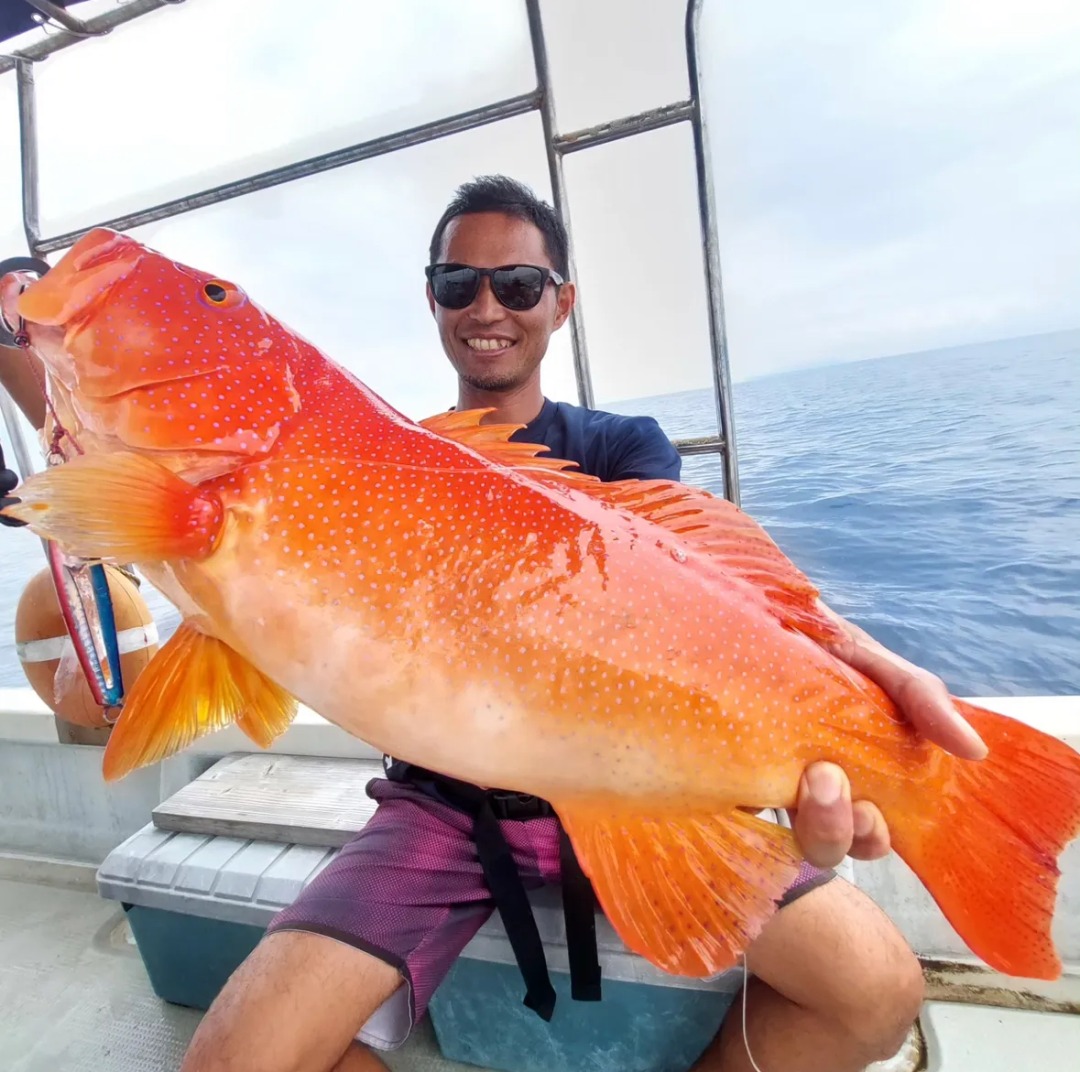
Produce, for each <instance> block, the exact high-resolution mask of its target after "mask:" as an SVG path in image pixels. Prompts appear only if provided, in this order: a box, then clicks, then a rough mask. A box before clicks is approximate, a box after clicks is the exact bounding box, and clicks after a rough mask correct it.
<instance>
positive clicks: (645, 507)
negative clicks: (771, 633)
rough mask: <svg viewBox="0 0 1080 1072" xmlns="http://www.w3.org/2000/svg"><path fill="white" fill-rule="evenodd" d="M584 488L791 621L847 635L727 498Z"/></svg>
mask: <svg viewBox="0 0 1080 1072" xmlns="http://www.w3.org/2000/svg"><path fill="white" fill-rule="evenodd" d="M558 475H559V476H562V474H558ZM583 490H586V491H587V492H588V493H589V494H590V495H593V496H594V497H597V498H601V499H602V500H603V501H605V502H607V503H609V504H611V505H612V506H616V507H619V508H621V509H623V510H628V511H630V512H631V513H633V514H635V515H637V516H638V517H642V518H645V519H646V520H648V521H651V522H653V524H656V525H660V526H662V527H663V528H664V529H666V530H667V531H668V532H670V533H673V534H675V535H677V536H678V537H679V539H680V541H681V542H682V543H683V544H684V546H685V547H686V549H687V550H688V551H691V550H692V551H694V552H696V553H697V554H703V555H708V557H709V558H710V559H711V560H712V561H713V562H715V563H716V564H718V565H719V566H721V567H722V568H723V570H724V571H725V572H726V573H728V574H730V575H732V576H734V577H738V578H740V579H741V580H743V581H745V582H747V583H748V584H750V585H752V586H753V587H754V588H756V589H757V590H758V591H759V592H761V593H762V594H763V595H764V596H765V597H766V600H767V602H768V605H769V608H770V610H771V611H772V612H773V613H774V614H775V615H776V616H777V617H778V618H779V619H780V620H781V621H782V622H784V623H785V624H786V625H788V626H790V627H792V628H795V629H798V630H799V631H800V632H802V633H805V634H806V635H807V636H809V637H812V638H813V639H815V640H820V641H833V642H835V641H838V640H840V639H842V637H843V636H844V633H843V631H842V630H841V629H840V627H839V626H838V625H837V623H836V622H835V621H834V620H833V619H831V618H829V617H828V616H827V615H826V614H825V613H824V612H823V610H822V609H821V606H820V604H819V603H818V595H819V592H818V589H817V587H816V586H815V585H814V584H813V582H811V580H810V579H809V578H808V577H807V576H806V574H804V573H803V572H802V570H800V569H799V568H798V566H796V565H795V563H794V562H792V561H791V559H789V558H788V557H787V555H785V554H784V552H783V551H781V550H780V548H779V547H778V546H777V545H776V543H775V542H774V541H773V539H772V537H771V536H769V534H768V533H767V532H766V531H765V530H764V529H763V528H762V527H761V525H759V524H758V522H756V521H755V520H754V519H753V518H752V517H750V516H749V515H747V514H746V513H744V512H743V511H742V510H740V509H739V507H737V506H736V505H735V504H734V503H732V502H729V501H728V500H727V499H722V498H719V497H718V496H716V495H713V494H712V493H711V492H708V491H705V490H703V489H701V488H693V487H689V486H687V485H685V484H680V483H678V482H676V481H674V480H621V481H614V482H612V483H608V484H603V483H601V484H600V485H599V486H598V487H595V488H592V487H590V488H583Z"/></svg>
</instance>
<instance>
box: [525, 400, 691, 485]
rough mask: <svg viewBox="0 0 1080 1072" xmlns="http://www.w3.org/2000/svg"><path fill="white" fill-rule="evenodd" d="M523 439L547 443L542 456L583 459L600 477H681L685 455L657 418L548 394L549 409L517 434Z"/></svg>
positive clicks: (588, 469)
mask: <svg viewBox="0 0 1080 1072" xmlns="http://www.w3.org/2000/svg"><path fill="white" fill-rule="evenodd" d="M510 438H511V439H512V440H515V441H517V442H519V443H542V444H543V445H544V446H545V447H548V448H549V453H548V454H546V455H541V457H550V458H562V459H564V460H565V461H570V462H577V463H578V465H580V466H581V471H582V472H584V473H588V474H589V476H595V477H598V478H599V479H600V480H604V481H611V480H634V479H637V480H678V479H679V477H680V475H681V473H682V457H681V456H680V455H679V452H678V451H677V450H676V449H675V448H674V447H673V446H672V444H671V440H670V439H668V437H667V436H666V435H665V434H664V432H663V430H662V429H661V427H660V425H659V424H658V423H657V422H656V421H655V420H654V419H653V418H652V417H624V416H622V415H621V414H618V413H605V412H604V411H603V410H596V409H586V408H585V407H583V406H572V405H570V403H569V402H552V401H551V399H549V398H545V399H544V406H543V409H541V410H540V412H539V413H538V414H537V415H536V417H534V418H533V419H532V420H531V421H530V422H529V423H528V425H527V426H526V427H524V428H521V429H519V430H518V431H516V432H515V433H514V434H513V435H512V436H511V437H510Z"/></svg>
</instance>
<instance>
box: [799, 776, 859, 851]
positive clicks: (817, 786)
mask: <svg viewBox="0 0 1080 1072" xmlns="http://www.w3.org/2000/svg"><path fill="white" fill-rule="evenodd" d="M792 827H793V829H794V831H795V838H796V840H797V841H798V843H799V848H800V849H801V850H802V853H803V855H804V856H805V857H806V859H807V860H808V861H809V862H810V863H812V864H813V865H814V866H815V867H836V865H837V864H839V863H840V861H841V860H843V858H844V857H845V856H846V855H847V853H848V850H849V849H850V847H851V842H852V838H853V836H854V827H853V814H852V808H851V785H850V783H849V782H848V780H847V775H845V774H844V772H843V771H842V770H841V769H840V768H839V767H837V766H836V765H835V764H833V763H814V764H812V765H811V766H809V767H808V768H807V769H806V771H805V772H804V773H803V776H802V778H801V779H800V781H799V796H798V807H797V808H796V809H795V811H794V812H793V814H792Z"/></svg>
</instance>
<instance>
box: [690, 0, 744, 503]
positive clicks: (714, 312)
mask: <svg viewBox="0 0 1080 1072" xmlns="http://www.w3.org/2000/svg"><path fill="white" fill-rule="evenodd" d="M700 21H701V0H689V2H688V4H687V8H686V63H687V70H688V73H689V76H690V100H691V103H692V104H693V106H694V111H693V116H692V119H691V127H692V128H693V131H694V162H695V164H696V167H697V191H698V214H699V215H700V217H701V237H702V252H703V255H704V258H703V260H704V268H705V283H706V288H707V293H708V302H709V340H710V343H711V347H712V359H713V360H712V367H713V389H714V392H715V397H716V415H717V419H718V420H719V422H720V437H721V438H722V439H723V441H724V444H725V449H724V452H723V465H724V490H725V494H726V497H727V498H728V499H730V500H731V501H732V502H733V503H735V505H736V506H737V505H738V504H739V461H738V452H737V450H736V447H735V423H734V413H733V410H732V405H731V373H730V369H729V367H728V352H727V334H726V331H725V328H724V293H723V286H722V283H721V278H720V249H719V239H718V237H717V233H716V202H715V198H714V195H713V185H712V171H711V169H710V167H709V139H708V131H707V129H706V125H705V116H704V113H703V111H702V103H701V66H700V58H701V57H700V55H699V53H698V25H699V23H700Z"/></svg>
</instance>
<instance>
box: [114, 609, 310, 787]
mask: <svg viewBox="0 0 1080 1072" xmlns="http://www.w3.org/2000/svg"><path fill="white" fill-rule="evenodd" d="M296 708H297V703H296V700H295V699H294V698H293V697H292V696H291V695H290V694H289V693H288V692H286V691H285V689H283V688H281V687H280V686H279V685H276V684H275V683H274V682H273V681H271V680H270V679H269V678H268V677H267V676H266V675H265V674H263V673H262V672H261V671H260V670H258V669H256V668H255V667H254V666H252V665H251V663H249V662H248V661H247V659H245V658H244V657H243V656H242V655H240V654H238V653H237V652H235V651H234V650H233V649H232V648H230V647H229V646H228V645H227V644H226V643H224V642H223V641H221V640H218V639H217V638H216V637H212V636H208V635H207V634H206V633H203V632H201V631H200V630H198V629H196V628H195V626H194V625H192V624H191V623H190V622H187V621H184V622H182V623H181V624H180V627H179V628H178V629H177V631H176V632H175V633H174V634H173V635H172V636H171V637H170V638H169V639H168V641H166V643H165V644H164V645H163V646H162V648H161V650H160V651H158V652H157V654H156V655H155V656H154V657H153V658H152V659H151V660H150V662H149V663H148V664H147V666H146V668H145V669H144V670H143V671H142V673H141V674H140V675H139V676H138V677H137V678H136V679H135V683H134V685H132V687H131V690H130V692H129V693H128V696H127V699H126V700H125V702H124V706H123V709H122V710H121V713H120V718H119V719H118V721H117V723H116V725H115V726H114V727H113V731H112V733H111V734H110V735H109V743H108V744H107V745H106V747H105V756H104V760H103V765H102V771H103V773H104V776H105V780H106V781H115V780H116V779H118V778H123V777H124V776H125V775H126V774H129V773H130V772H131V771H133V770H135V769H136V768H138V767H145V766H147V765H148V764H150V763H157V762H159V761H160V760H162V759H165V758H166V757H168V756H171V755H173V754H174V753H176V752H180V751H182V750H183V749H184V748H187V747H188V745H190V744H191V743H192V742H193V741H194V740H196V739H197V738H199V737H202V736H204V735H205V734H207V733H212V732H214V731H215V730H220V729H224V728H225V727H226V726H228V725H230V724H231V723H233V722H235V723H236V724H237V725H238V726H239V727H240V729H241V730H243V732H244V733H246V734H247V736H248V737H249V738H251V740H252V741H254V742H255V743H256V744H258V745H259V746H260V747H263V748H267V747H269V746H270V745H271V744H272V743H273V742H274V740H275V738H277V737H278V736H280V735H281V734H282V733H284V732H285V730H286V729H287V728H288V726H289V723H290V722H291V721H292V720H293V717H294V716H295V714H296Z"/></svg>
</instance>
